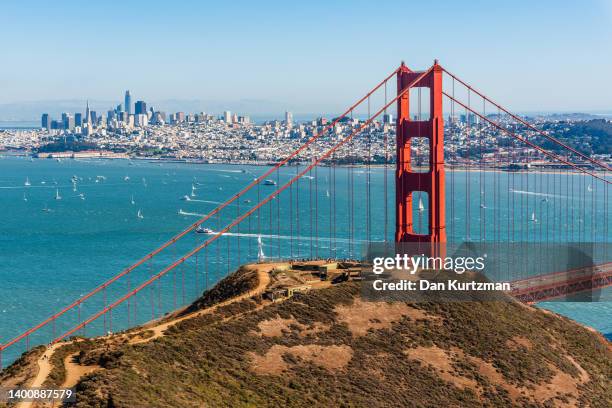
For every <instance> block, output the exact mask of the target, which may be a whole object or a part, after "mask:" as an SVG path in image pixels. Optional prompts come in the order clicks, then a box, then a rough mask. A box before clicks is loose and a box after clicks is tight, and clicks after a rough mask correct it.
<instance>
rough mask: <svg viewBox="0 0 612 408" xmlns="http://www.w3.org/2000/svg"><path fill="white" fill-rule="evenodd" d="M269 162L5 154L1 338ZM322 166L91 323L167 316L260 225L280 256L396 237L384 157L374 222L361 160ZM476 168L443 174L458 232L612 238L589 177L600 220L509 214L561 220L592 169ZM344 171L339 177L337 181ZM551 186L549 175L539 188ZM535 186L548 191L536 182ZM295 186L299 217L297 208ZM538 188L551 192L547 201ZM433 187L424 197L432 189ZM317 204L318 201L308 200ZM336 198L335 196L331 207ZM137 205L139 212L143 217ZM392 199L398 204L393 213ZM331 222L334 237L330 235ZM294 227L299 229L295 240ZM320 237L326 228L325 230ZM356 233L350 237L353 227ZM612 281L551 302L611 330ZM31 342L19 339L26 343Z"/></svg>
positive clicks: (220, 220)
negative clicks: (544, 224) (594, 298)
mask: <svg viewBox="0 0 612 408" xmlns="http://www.w3.org/2000/svg"><path fill="white" fill-rule="evenodd" d="M265 170H266V168H265V167H262V166H231V165H191V164H184V163H170V162H163V163H154V162H146V161H133V162H130V161H127V160H62V161H61V162H58V161H55V160H33V161H30V160H27V159H25V158H14V157H13V158H8V157H5V158H1V159H0V208H1V209H2V212H1V213H0V343H6V342H7V341H8V340H9V339H11V338H13V337H14V336H16V335H17V334H19V333H20V332H21V331H23V330H24V329H26V328H28V327H31V326H32V325H34V324H36V323H38V322H40V321H41V320H43V319H44V318H46V317H48V316H49V315H50V314H51V313H52V312H53V311H56V310H59V309H60V308H61V307H63V306H66V305H67V304H69V303H70V302H72V301H73V300H75V299H78V298H79V297H80V296H82V295H83V294H84V293H87V292H88V291H90V290H91V289H93V288H94V287H96V286H97V285H99V284H100V283H102V282H103V281H105V280H107V279H109V278H110V277H112V276H114V275H115V274H117V273H118V272H119V271H121V270H122V269H124V268H125V267H127V266H129V265H130V264H132V263H133V262H135V261H137V260H138V259H140V258H141V257H142V256H144V255H145V254H147V253H148V252H149V251H151V250H152V249H154V248H156V247H157V246H159V245H160V244H161V243H163V242H164V241H166V240H167V239H169V238H171V237H172V236H173V235H174V234H176V233H177V232H179V231H180V230H182V229H183V228H185V227H187V226H188V225H190V224H191V223H193V222H194V221H195V220H197V219H198V218H199V216H201V215H203V214H206V213H208V212H209V211H211V210H213V209H214V208H215V207H216V206H217V205H218V204H219V203H220V202H222V201H225V200H226V199H228V198H230V197H231V196H232V195H233V194H235V193H236V192H238V191H239V190H240V189H241V188H242V187H244V186H245V185H246V184H247V183H248V182H249V181H251V180H253V178H254V177H255V176H257V175H260V174H262V173H263V172H264V171H265ZM295 172H296V169H295V168H287V169H284V170H282V171H281V172H280V174H279V175H278V176H276V175H275V176H274V180H275V181H278V182H279V185H280V184H282V183H283V182H286V181H287V180H289V179H290V177H292V176H293V175H295ZM317 172H318V173H314V172H313V173H311V174H310V175H311V177H312V178H306V179H303V180H302V181H300V183H299V185H296V186H294V187H292V189H290V190H287V191H285V192H284V193H283V195H282V196H281V199H280V200H272V202H271V204H270V205H267V206H265V207H263V208H262V209H261V210H260V211H259V212H256V213H254V214H253V216H252V217H249V218H248V221H247V220H245V221H244V222H243V223H242V224H241V225H240V227H239V228H238V227H236V228H234V229H232V231H231V233H232V234H233V235H231V236H228V237H225V238H221V239H219V241H217V242H216V243H215V244H213V245H212V246H211V247H209V249H207V250H206V251H202V253H201V254H200V255H199V259H197V260H195V259H193V258H192V259H190V260H189V261H188V262H186V263H185V265H182V266H181V267H179V268H177V269H176V270H175V271H173V273H171V274H168V275H167V276H165V277H164V279H162V280H161V281H160V282H158V283H157V285H158V286H157V287H155V286H152V287H151V291H148V289H149V288H147V290H145V291H143V292H141V293H140V295H139V297H136V298H135V299H134V300H133V301H132V303H131V304H130V305H127V304H123V305H122V306H121V308H117V309H116V310H114V311H113V318H112V323H110V322H107V321H106V319H104V321H103V319H102V318H101V319H99V320H97V321H96V322H94V323H92V324H91V325H90V326H88V330H89V333H97V334H99V333H100V332H104V331H108V330H109V329H111V328H112V330H115V331H116V330H118V329H121V328H125V327H127V326H128V325H133V324H134V323H135V322H138V323H141V322H144V321H146V320H148V319H150V318H152V317H159V316H160V315H162V314H163V313H165V312H168V311H170V310H172V309H174V308H175V307H177V306H180V305H182V304H186V303H189V302H190V301H192V300H193V299H195V298H196V297H197V296H198V295H199V294H200V293H201V292H202V290H203V289H204V288H205V287H206V286H210V285H212V284H214V282H216V281H218V280H219V279H220V278H222V277H223V276H225V275H226V274H227V273H228V272H229V271H231V270H233V269H234V268H235V267H236V266H237V265H239V264H240V263H243V262H246V261H252V260H254V259H256V257H257V252H258V245H257V236H258V235H261V236H262V243H263V251H264V253H265V255H266V256H269V257H276V256H279V255H280V257H283V258H287V257H293V258H300V257H327V256H329V257H358V256H359V253H360V251H361V246H362V243H363V241H365V240H366V239H367V238H368V231H369V235H370V237H369V239H370V240H372V241H383V240H384V238H385V231H387V239H392V233H393V225H394V224H393V223H394V221H393V218H394V209H393V205H394V204H393V203H394V198H393V197H394V192H393V182H392V178H393V171H392V170H391V169H390V170H389V171H388V172H385V171H384V169H382V168H374V169H372V173H371V193H370V194H371V197H373V200H372V203H371V207H370V209H369V211H370V213H371V218H372V222H371V224H370V226H368V225H367V223H366V222H365V221H363V220H365V218H366V217H365V215H366V212H365V211H366V209H365V208H364V203H363V197H364V194H365V186H366V184H365V181H366V172H365V169H363V168H361V169H353V170H351V171H350V173H349V170H348V169H346V168H338V169H336V170H335V171H334V173H333V174H332V172H331V170H330V169H328V168H320V169H318V170H317ZM385 174H387V177H388V189H387V197H388V198H387V199H386V200H385V199H384V197H385V194H384V192H385V189H384V182H383V181H384V176H385ZM467 175H468V173H465V172H452V173H450V172H449V174H447V181H452V183H453V185H454V187H453V189H452V191H447V200H448V201H449V203H448V205H449V206H451V202H452V207H453V209H452V211H451V210H450V209H449V210H447V219H448V220H449V224H450V220H456V221H459V222H455V223H454V225H455V226H453V227H452V228H449V231H448V233H449V239H450V240H454V241H460V240H465V239H466V238H467V236H468V234H469V236H470V238H471V239H480V238H481V237H483V236H484V237H485V238H486V237H488V239H491V237H492V236H496V235H495V234H497V238H500V239H502V240H503V239H504V238H508V239H511V238H513V239H514V240H520V239H523V238H525V237H529V239H542V240H546V239H548V240H555V239H556V240H563V239H564V238H570V239H571V238H573V237H575V234H577V235H578V238H580V236H581V234H582V235H583V237H586V238H592V239H594V240H598V241H602V240H603V241H606V242H610V237H609V236H608V235H607V234H608V230H607V228H604V223H602V222H601V220H602V219H603V216H604V215H609V214H608V212H605V211H604V208H605V205H607V201H605V197H604V194H605V193H604V191H603V190H602V189H600V188H598V187H593V188H590V190H594V191H591V192H590V193H592V194H593V197H594V201H595V204H594V205H593V206H591V205H589V206H588V208H582V209H581V210H580V211H579V210H577V212H576V216H575V217H573V218H576V219H578V218H580V217H583V219H585V220H590V219H591V218H593V217H592V216H591V213H595V214H596V219H598V220H600V221H599V222H597V223H595V222H594V223H590V222H582V224H581V225H580V227H579V228H577V230H578V231H577V232H575V233H574V232H571V233H568V226H569V224H568V223H569V222H570V221H569V220H571V219H572V217H570V215H569V214H566V213H565V212H563V213H561V212H560V211H559V216H558V218H559V220H558V222H551V223H550V224H551V225H553V228H552V230H549V231H548V232H547V231H542V229H541V228H540V227H539V225H538V224H537V223H532V224H530V223H529V222H523V221H525V220H527V221H528V219H529V217H530V212H529V211H522V210H521V211H517V212H516V214H515V215H513V216H512V217H513V218H512V219H509V218H508V217H510V215H508V214H509V212H508V211H505V210H507V207H506V206H508V205H509V203H510V202H511V200H510V199H511V198H512V200H516V202H518V201H519V200H525V201H526V202H527V203H529V202H530V201H529V200H531V202H532V204H533V205H534V208H540V209H542V208H543V207H544V206H546V207H548V208H550V210H549V211H547V212H546V214H547V215H546V216H547V217H551V218H552V219H554V218H555V217H556V214H557V211H558V210H557V209H558V208H562V207H563V203H564V201H563V200H565V206H567V203H568V202H571V201H569V200H571V199H570V198H568V197H571V196H572V191H570V190H569V189H572V190H573V189H574V188H579V186H582V188H583V189H585V188H586V183H590V181H588V180H583V179H582V178H580V177H578V176H571V175H569V176H568V175H561V174H558V175H536V176H531V181H530V182H531V184H529V181H528V180H518V181H517V180H515V179H513V180H512V183H514V184H513V188H512V191H509V189H508V188H506V186H508V185H510V177H513V178H515V177H518V178H519V179H520V176H515V175H509V174H504V173H484V174H483V175H470V177H469V178H466V177H467ZM73 176H76V177H77V182H76V187H74V186H73V184H72V182H71V178H72V177H73ZM276 177H278V178H276ZM315 177H316V178H315ZM349 177H352V178H353V179H354V186H355V187H354V190H353V192H352V195H353V196H354V197H355V198H356V199H357V200H356V202H357V203H358V204H356V208H355V209H354V210H353V211H354V215H353V220H354V222H352V223H351V221H350V215H349V214H350V212H351V207H350V203H349V200H348V199H347V197H348V196H350V194H351V192H350V189H349V183H348V180H349ZM568 177H569V178H571V180H572V183H571V187H570V183H568V181H567V178H568ZM26 179H28V180H29V182H30V184H31V185H30V186H25V185H24V183H25V181H26ZM334 179H335V180H336V183H332V182H330V180H334ZM315 180H318V182H315ZM538 183H540V184H539V187H538ZM581 183H582V184H581ZM313 185H314V187H313ZM530 185H531V187H529V186H530ZM545 185H549V186H551V185H552V187H546V188H544V187H542V186H545ZM192 187H195V190H194V197H191V199H190V200H188V201H186V200H182V199H181V198H183V197H184V196H186V195H187V196H190V193H191V192H192ZM274 188H275V187H273V186H262V187H260V188H259V190H258V189H253V191H251V192H250V193H249V194H248V195H246V196H245V197H243V199H241V200H238V201H236V202H235V203H234V204H233V205H231V206H229V207H227V208H226V209H225V210H224V211H222V213H221V215H220V216H219V217H213V218H212V219H211V220H209V221H208V222H207V223H205V224H204V226H207V227H210V228H212V229H214V230H218V229H219V228H220V227H223V226H225V225H226V224H227V223H228V222H230V221H231V220H232V219H233V218H235V217H236V215H238V214H241V213H244V211H245V210H246V209H247V208H249V207H250V206H252V205H253V204H254V203H255V202H257V200H258V198H262V197H264V196H266V195H267V194H269V192H270V191H272V190H273V189H274ZM468 188H471V189H472V193H471V194H470V195H469V194H466V189H468ZM564 188H565V189H566V191H564V190H563V189H564ZM74 190H75V191H74ZM479 190H480V191H481V195H482V198H478V199H477V201H474V199H473V198H472V200H471V202H472V204H473V205H472V206H471V207H470V210H469V215H468V210H466V208H465V202H466V198H467V197H473V196H474V193H473V192H474V191H476V194H475V195H476V196H478V191H479ZM502 190H503V191H502ZM500 191H501V192H500ZM533 191H540V192H539V193H537V194H533ZM530 192H531V193H530ZM56 194H59V196H60V197H61V199H59V200H58V199H56ZM80 194H82V195H83V197H81V196H80ZM298 194H299V195H298ZM298 197H299V202H300V208H299V217H298V215H297V214H296V210H295V207H296V206H295V203H296V202H297V201H298ZM360 197H361V200H360ZM542 197H546V201H544V200H543V199H542ZM83 198H84V199H83ZM132 199H133V203H132ZM247 200H250V202H247ZM423 200H424V202H425V207H426V206H427V202H426V197H424V198H423ZM480 200H484V201H485V202H486V206H482V207H481V206H479V204H478V202H479V201H480ZM311 203H316V204H314V205H313V206H311V205H310V204H311ZM331 204H333V207H334V208H336V210H335V212H332V213H330V205H331ZM385 204H386V205H385ZM517 205H518V204H517ZM385 206H386V207H387V208H386V211H385ZM576 206H577V208H578V206H579V204H578V203H576ZM313 207H314V208H316V212H314V213H313V212H311V211H310V208H313ZM563 208H565V207H563ZM139 210H140V213H141V215H142V218H139V217H138V216H137V214H138V211H139ZM179 211H182V214H179ZM538 211H539V212H538V214H537V217H541V218H543V217H544V212H543V211H541V210H538ZM564 211H565V210H564ZM385 212H386V213H387V215H388V216H387V217H386V218H385ZM550 213H552V215H551V214H550ZM496 214H497V215H496ZM504 214H506V215H504ZM580 214H582V215H580ZM572 216H573V213H572ZM313 217H318V219H319V222H318V223H314V224H311V220H312V219H313ZM468 217H469V219H471V220H472V222H471V223H470V224H471V225H473V226H476V227H472V229H471V230H470V231H469V232H468V231H466V228H465V227H464V225H465V223H463V222H461V221H462V220H464V219H466V218H468ZM487 217H488V218H487ZM496 217H497V218H496ZM504 217H505V218H504ZM334 218H335V219H336V220H337V222H336V223H335V226H334V227H333V228H330V222H329V221H330V220H332V219H334ZM421 218H425V219H426V217H424V216H418V215H417V216H416V217H415V219H417V228H419V226H420V228H424V226H423V225H420V224H421V223H424V221H422V220H421ZM521 218H524V219H525V220H521ZM298 219H299V221H298ZM385 219H386V220H387V222H386V223H385ZM288 220H294V221H293V222H289V221H288ZM487 220H488V221H487ZM514 223H516V224H520V225H521V227H520V229H517V228H515V227H511V224H512V225H514ZM577 223H578V221H577ZM311 225H312V227H311ZM351 225H352V227H351ZM540 225H541V224H540ZM571 225H574V224H573V223H572V224H571ZM509 228H511V229H512V230H513V231H514V230H516V231H515V232H514V234H516V235H515V236H512V235H511V233H510V232H509ZM330 235H331V236H333V237H334V239H331V240H330V238H329V237H330ZM290 236H294V237H297V238H295V239H289V237H290ZM316 236H319V237H321V238H320V239H319V240H317V239H316V238H315V237H316ZM351 237H353V239H350V238H351ZM204 239H206V237H205V236H204V237H203V236H202V235H197V234H189V235H187V236H186V237H185V238H184V239H183V241H181V242H180V243H179V244H177V245H176V246H177V248H175V249H172V250H171V251H168V253H166V254H164V255H163V256H161V257H159V258H156V259H154V260H153V261H151V262H149V263H145V265H143V267H141V268H139V269H138V270H137V271H135V272H134V273H133V277H132V278H131V279H132V280H130V281H129V282H124V283H122V284H121V285H120V286H119V287H111V288H109V290H108V293H106V294H105V296H107V299H105V300H102V298H101V297H99V298H98V299H96V300H93V301H91V302H90V305H89V306H87V305H84V306H83V308H81V310H79V311H78V313H79V316H77V315H76V314H77V311H76V310H75V311H72V312H70V315H69V316H68V318H69V320H70V319H71V320H70V321H66V322H63V323H62V322H60V321H59V320H58V322H57V327H53V328H51V327H49V328H48V330H47V332H46V333H45V334H44V336H43V335H41V337H40V338H38V339H37V338H36V337H35V336H32V338H31V339H29V344H28V345H34V344H37V343H40V342H41V341H48V340H49V339H50V337H51V336H52V334H60V333H63V331H64V330H67V329H68V328H70V327H72V325H74V323H76V322H78V321H81V319H82V318H84V317H86V316H89V315H91V314H92V313H93V312H94V311H95V310H97V309H99V308H101V307H103V306H104V305H105V304H106V303H105V302H106V301H112V300H113V299H117V298H118V297H119V296H120V295H122V294H123V293H125V292H126V291H127V290H128V289H131V288H133V287H135V286H136V284H138V283H140V282H143V281H144V280H145V279H146V278H148V277H149V276H150V275H151V274H152V273H154V272H157V271H159V270H161V269H162V268H163V267H165V266H166V265H168V264H169V263H170V262H171V261H173V260H175V259H177V258H178V257H179V256H181V255H182V254H184V253H186V252H187V251H188V250H190V249H191V248H193V247H194V246H195V245H196V244H198V243H201V242H202V241H203V240H204ZM183 288H184V289H183ZM610 293H611V292H610V291H609V290H605V291H602V299H605V300H607V301H606V302H600V303H560V302H549V303H547V304H546V305H545V307H546V308H549V309H551V310H554V311H556V312H559V313H562V314H565V315H566V316H568V317H570V318H573V319H575V320H577V321H580V322H583V323H585V324H588V325H590V326H592V327H594V328H596V329H597V330H599V331H601V332H603V333H611V332H612V313H611V312H612V306H611V304H612V303H610V301H611V300H612V296H611V295H610ZM128 313H129V314H128ZM128 316H129V318H128ZM109 320H110V318H109ZM111 324H112V327H111ZM51 331H53V333H51ZM43 339H45V340H43ZM21 347H22V349H21V351H23V349H25V347H26V345H22V346H21ZM17 351H18V350H17ZM17 351H14V352H12V354H9V353H8V352H5V355H4V356H3V357H4V363H5V364H6V362H7V361H10V360H11V359H12V358H14V357H15V356H16V353H17ZM7 354H8V355H7Z"/></svg>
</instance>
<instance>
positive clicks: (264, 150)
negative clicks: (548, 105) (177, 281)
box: [0, 91, 612, 168]
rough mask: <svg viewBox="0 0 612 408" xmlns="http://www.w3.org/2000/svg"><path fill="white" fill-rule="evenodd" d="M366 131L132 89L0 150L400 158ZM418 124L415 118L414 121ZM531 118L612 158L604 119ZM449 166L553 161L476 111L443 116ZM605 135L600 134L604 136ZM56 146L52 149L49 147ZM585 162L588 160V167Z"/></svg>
mask: <svg viewBox="0 0 612 408" xmlns="http://www.w3.org/2000/svg"><path fill="white" fill-rule="evenodd" d="M487 118H488V119H491V120H494V121H496V122H497V123H499V124H501V125H502V126H503V127H505V128H506V129H512V130H513V131H514V132H518V133H520V134H521V136H522V137H524V138H526V139H527V140H532V141H536V142H537V144H543V145H545V146H547V148H550V149H554V148H555V147H556V146H555V145H550V144H549V145H546V143H545V142H546V141H545V140H537V138H539V137H540V138H541V135H538V134H537V132H534V131H533V130H532V129H528V128H526V127H524V126H521V125H520V124H517V122H516V121H515V120H513V119H512V118H511V117H509V116H505V115H501V116H499V115H497V114H491V115H487ZM379 119H380V120H375V121H374V122H373V123H371V124H370V125H369V126H366V127H364V121H363V120H362V119H358V118H344V119H342V120H340V121H338V122H337V123H335V124H334V126H333V127H332V128H331V129H330V128H328V127H327V125H329V124H330V123H332V122H331V121H333V120H334V118H325V117H319V118H317V119H314V120H309V121H301V122H296V121H295V120H294V118H293V114H292V113H291V112H289V111H287V112H285V114H284V120H282V121H279V120H271V121H266V122H263V123H258V124H255V123H252V121H251V119H250V118H249V116H247V115H242V114H241V115H239V114H237V113H235V112H231V111H229V110H228V111H225V112H223V113H222V114H221V115H214V114H210V113H205V112H197V113H186V112H174V113H169V114H168V113H166V112H161V111H156V110H155V109H154V108H153V107H151V106H148V105H147V103H146V102H145V101H143V100H138V101H136V103H135V104H134V105H132V97H131V94H130V92H129V91H126V92H125V99H124V104H119V105H117V106H116V107H115V108H112V109H110V110H108V111H107V112H106V114H105V115H97V114H96V112H95V111H93V110H90V107H89V103H88V102H87V103H86V106H85V114H84V115H83V114H82V113H81V112H75V113H67V112H65V113H63V114H62V116H61V118H60V119H59V120H53V119H52V118H51V117H50V115H49V114H47V113H44V114H42V117H41V129H39V130H31V131H25V130H23V131H7V130H5V131H1V132H0V149H10V148H14V149H26V150H30V151H32V152H33V153H36V152H38V151H41V150H42V151H45V152H48V154H52V153H53V152H54V153H55V154H56V155H57V154H59V153H60V152H61V154H64V155H66V154H69V152H70V151H81V150H84V149H92V148H93V149H95V150H98V151H107V152H115V153H117V154H119V153H120V154H121V155H122V156H125V155H129V156H131V157H148V158H158V159H159V158H166V159H173V160H195V161H202V162H210V163H219V162H229V163H247V162H248V163H270V162H276V161H278V160H280V159H282V158H283V157H285V156H286V154H287V152H289V151H292V150H294V149H296V148H298V147H299V146H301V145H302V144H303V143H304V142H305V141H306V140H308V139H309V138H311V137H312V136H314V135H319V134H320V135H321V136H320V138H319V139H320V141H321V142H322V143H317V148H316V149H313V150H312V151H310V152H309V154H311V155H313V156H316V155H320V154H322V153H323V152H324V151H325V150H326V149H328V148H330V147H332V146H333V145H335V144H336V143H338V142H339V141H340V140H342V139H343V138H345V137H346V136H348V135H350V134H352V133H355V132H357V134H356V136H355V137H354V139H353V140H352V141H351V142H350V143H347V144H346V145H344V146H342V147H341V148H340V149H338V150H337V151H336V152H335V155H334V159H335V160H336V162H338V163H343V164H362V163H366V162H367V163H373V164H380V163H384V162H392V161H393V160H394V157H395V154H394V149H395V126H396V124H395V121H394V118H393V115H392V114H391V113H385V114H384V115H381V117H380V118H379ZM414 119H415V120H416V119H418V117H415V118H414ZM530 120H531V121H532V122H533V123H534V124H535V125H536V126H538V127H539V128H540V129H542V130H545V131H547V132H549V133H551V134H554V135H556V136H557V137H560V138H561V139H563V140H564V141H566V142H567V143H569V144H571V145H573V146H574V147H575V148H577V149H579V150H581V151H583V152H585V153H587V154H588V155H589V156H591V157H594V158H598V159H600V160H604V161H610V155H611V153H612V146H610V144H611V142H610V140H611V139H612V138H610V137H609V136H610V135H612V122H610V121H609V120H606V119H591V120H586V119H585V118H584V117H577V118H573V117H572V116H571V115H570V116H558V115H552V116H539V117H532V118H530ZM444 129H445V141H444V143H445V161H446V163H447V164H448V165H454V166H472V165H483V163H484V164H485V165H486V166H494V167H504V168H508V167H510V168H512V167H513V166H515V165H514V164H513V163H520V162H522V163H524V162H525V160H524V159H525V158H529V159H530V160H529V161H530V162H531V163H532V165H533V166H535V167H537V166H541V167H546V166H551V165H552V164H551V163H552V162H553V160H551V159H550V157H547V156H545V155H542V154H540V152H538V151H537V150H536V149H533V148H531V147H530V146H529V145H527V144H523V143H516V141H515V140H514V139H512V138H511V137H510V136H509V134H508V133H507V132H504V131H502V130H500V129H499V128H497V127H495V126H492V125H490V124H488V123H487V121H485V120H482V119H481V118H479V117H478V116H475V115H473V114H470V115H466V114H455V115H448V117H447V118H445V124H444ZM602 135H603V136H602ZM49 146H52V147H49ZM411 149H412V156H413V157H412V160H413V161H414V164H415V165H416V166H424V165H427V162H428V146H427V145H426V144H425V143H424V141H423V140H420V141H419V139H415V141H414V142H413V144H412V148H411ZM585 165H587V163H585Z"/></svg>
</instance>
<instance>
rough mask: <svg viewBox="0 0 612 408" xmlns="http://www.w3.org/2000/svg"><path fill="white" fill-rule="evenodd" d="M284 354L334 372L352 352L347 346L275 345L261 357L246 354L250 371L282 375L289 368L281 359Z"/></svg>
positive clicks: (348, 359) (347, 359)
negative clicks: (249, 362) (249, 360)
mask: <svg viewBox="0 0 612 408" xmlns="http://www.w3.org/2000/svg"><path fill="white" fill-rule="evenodd" d="M285 354H289V355H291V356H293V357H297V358H298V359H299V360H302V361H304V362H310V363H313V364H315V365H318V366H319V367H323V368H325V369H327V370H329V371H330V372H335V371H338V370H341V369H343V368H344V367H346V366H347V365H348V363H349V361H351V358H352V357H353V350H352V349H351V348H350V347H348V346H320V345H317V344H309V345H299V346H293V347H287V346H282V345H279V344H275V345H274V346H272V347H271V348H270V349H269V350H268V351H267V352H266V353H265V354H264V355H263V356H262V355H259V354H256V353H253V352H249V353H248V356H249V358H250V359H251V370H253V372H255V373H257V374H271V375H279V374H282V373H284V372H286V371H287V370H289V368H290V365H289V363H287V362H286V361H285V359H284V358H283V355H285Z"/></svg>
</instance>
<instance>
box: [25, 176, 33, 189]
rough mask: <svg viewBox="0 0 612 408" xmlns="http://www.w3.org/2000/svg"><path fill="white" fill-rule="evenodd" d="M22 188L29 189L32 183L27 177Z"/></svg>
mask: <svg viewBox="0 0 612 408" xmlns="http://www.w3.org/2000/svg"><path fill="white" fill-rule="evenodd" d="M23 185H24V186H26V187H29V186H31V185H32V183H30V179H29V178H28V177H26V181H25V183H23Z"/></svg>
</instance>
